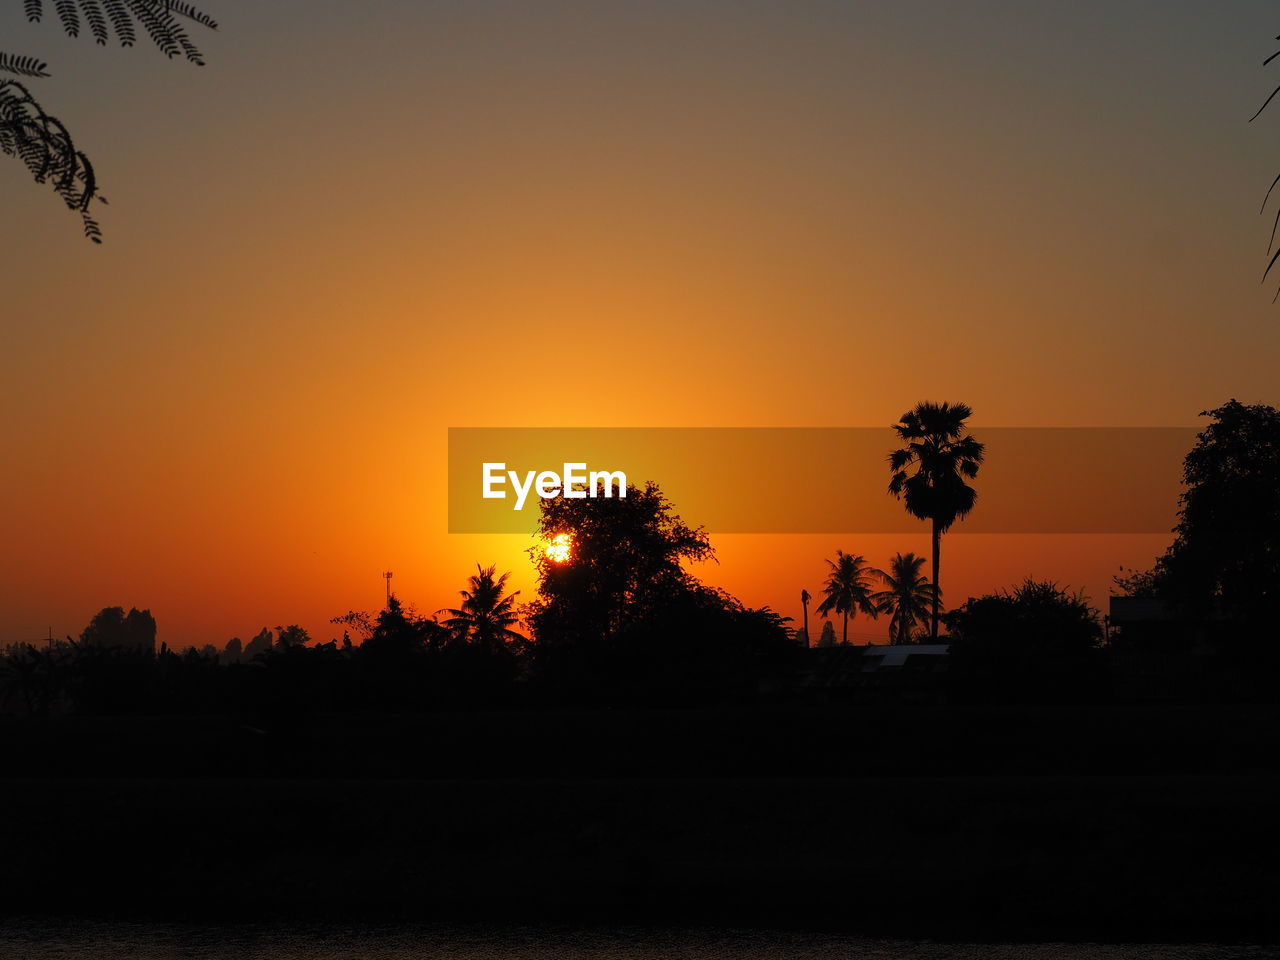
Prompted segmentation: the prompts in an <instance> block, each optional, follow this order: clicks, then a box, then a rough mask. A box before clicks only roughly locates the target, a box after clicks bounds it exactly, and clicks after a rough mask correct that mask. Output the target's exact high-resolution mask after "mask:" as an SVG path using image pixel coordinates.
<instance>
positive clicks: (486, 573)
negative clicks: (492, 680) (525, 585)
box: [442, 564, 525, 649]
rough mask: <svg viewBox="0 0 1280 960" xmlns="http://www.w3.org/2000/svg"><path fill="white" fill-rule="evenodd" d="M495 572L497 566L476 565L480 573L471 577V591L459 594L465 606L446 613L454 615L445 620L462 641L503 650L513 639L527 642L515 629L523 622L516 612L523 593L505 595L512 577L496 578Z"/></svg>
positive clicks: (447, 610)
mask: <svg viewBox="0 0 1280 960" xmlns="http://www.w3.org/2000/svg"><path fill="white" fill-rule="evenodd" d="M495 570H496V567H482V566H480V564H476V572H475V573H474V574H472V575H471V576H470V577H468V578H467V585H468V587H469V589H467V590H459V591H458V595H459V596H461V597H462V605H461V606H460V607H457V608H453V607H449V608H446V609H445V610H443V611H442V612H443V613H447V614H449V615H450V617H449V619H448V620H445V621H443V623H444V626H446V627H448V628H449V629H450V630H452V631H453V632H454V634H455V635H456V636H457V637H458V638H460V639H462V640H464V641H466V642H469V643H475V644H477V645H479V646H482V647H486V648H488V649H500V648H501V647H502V646H503V644H505V643H506V642H507V641H509V640H517V641H520V640H524V639H525V638H524V637H523V636H522V635H521V634H519V633H517V632H516V631H514V630H512V629H511V628H512V626H514V625H515V624H516V623H517V622H518V621H519V619H520V618H519V617H518V616H517V615H516V612H515V603H516V597H518V596H519V595H520V591H519V590H517V591H516V592H515V593H504V592H503V591H504V590H505V589H506V585H507V579H508V578H509V577H510V576H511V574H510V573H504V574H503V575H502V576H500V577H495V576H494V571H495Z"/></svg>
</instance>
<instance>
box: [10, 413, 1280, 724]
mask: <svg viewBox="0 0 1280 960" xmlns="http://www.w3.org/2000/svg"><path fill="white" fill-rule="evenodd" d="M914 414H915V415H906V416H904V418H903V424H906V425H907V428H906V431H905V432H904V433H902V435H903V437H904V439H906V438H908V437H909V438H911V439H909V440H908V442H907V446H905V447H904V448H903V450H902V451H898V452H895V453H894V454H893V455H891V458H890V467H891V471H892V475H893V482H892V485H891V487H890V492H891V493H894V494H896V495H902V496H903V497H904V500H907V499H908V498H911V499H909V502H908V503H907V507H908V509H909V510H912V512H914V513H917V514H918V515H920V516H921V517H922V518H924V519H926V520H928V521H929V522H930V524H931V527H932V529H933V530H934V532H935V534H936V536H935V537H934V546H935V552H936V547H937V545H938V542H939V538H940V536H941V532H942V531H945V530H946V529H947V528H949V527H950V526H951V524H953V523H954V522H955V521H956V520H957V519H959V518H960V517H961V516H962V515H963V514H964V513H967V512H968V511H969V510H970V509H972V507H973V504H974V501H975V498H976V494H975V493H974V492H973V491H972V489H971V488H969V487H968V483H967V481H968V480H970V479H972V478H973V477H974V476H975V475H976V473H977V467H978V465H979V464H980V463H981V457H982V450H981V444H977V443H976V441H972V438H970V437H968V435H967V434H966V433H965V431H964V419H965V418H967V416H968V415H969V410H968V408H967V407H965V406H964V405H960V404H951V405H949V404H941V405H921V406H920V407H918V408H917V409H916V411H914ZM1207 416H1209V417H1210V418H1211V423H1210V424H1209V426H1208V427H1207V428H1206V429H1205V430H1204V431H1202V432H1201V433H1200V434H1199V436H1198V438H1197V442H1196V444H1195V446H1194V448H1193V449H1192V450H1191V451H1190V452H1189V453H1188V455H1187V457H1186V460H1185V464H1184V480H1185V483H1186V489H1185V493H1184V494H1183V496H1182V500H1181V505H1180V510H1179V519H1178V525H1177V527H1176V529H1175V538H1174V541H1173V543H1172V544H1171V546H1170V547H1169V549H1168V550H1167V551H1166V552H1165V553H1164V554H1163V555H1162V556H1161V557H1160V558H1158V559H1157V561H1156V562H1155V564H1154V565H1153V567H1152V568H1151V569H1149V570H1142V571H1133V570H1129V571H1122V572H1121V574H1120V575H1119V576H1118V577H1117V578H1116V588H1117V590H1119V591H1120V592H1121V594H1123V595H1126V596H1129V597H1132V598H1142V599H1145V600H1146V601H1149V605H1150V606H1151V607H1152V609H1153V610H1155V611H1156V615H1154V616H1153V617H1152V619H1151V621H1150V623H1147V624H1146V625H1145V627H1144V626H1142V625H1136V626H1135V625H1132V624H1129V625H1125V626H1124V627H1123V629H1120V630H1118V631H1117V630H1115V629H1112V631H1111V633H1112V636H1108V632H1107V630H1106V629H1105V628H1104V623H1103V620H1102V618H1101V616H1100V615H1099V612H1098V611H1097V610H1096V609H1095V608H1094V607H1092V606H1091V605H1090V602H1089V600H1088V598H1087V597H1085V596H1083V595H1081V594H1078V593H1073V592H1071V591H1070V590H1068V589H1064V588H1061V587H1059V586H1058V585H1057V584H1055V583H1052V582H1042V581H1033V580H1026V581H1024V582H1023V583H1021V584H1019V585H1016V586H1014V587H1011V588H1010V589H1008V590H1004V591H999V592H997V593H994V594H988V595H986V596H982V597H976V598H969V599H967V600H966V601H965V602H964V603H961V604H959V605H957V606H955V607H953V608H952V609H951V610H950V611H946V610H944V609H942V607H941V604H940V602H939V601H940V591H939V590H938V589H937V587H936V581H935V582H930V581H929V579H928V578H926V577H925V576H924V573H923V570H924V565H925V562H926V561H925V559H924V558H922V557H917V556H915V555H914V554H910V553H907V554H902V553H899V554H897V555H896V556H894V557H893V558H892V560H891V562H890V563H889V564H888V567H887V569H885V570H878V569H874V568H872V567H870V566H869V565H868V563H867V561H866V559H865V558H864V557H862V556H860V555H858V554H854V553H848V552H845V551H843V550H840V551H837V552H836V556H835V558H834V559H833V560H829V561H828V565H829V573H828V577H827V580H826V583H825V585H824V587H823V589H822V599H821V601H820V602H819V604H818V607H817V611H818V613H819V614H822V615H824V616H826V615H829V614H832V613H834V614H836V615H837V616H840V617H842V618H843V619H844V625H843V637H844V639H845V640H846V641H847V637H848V621H849V619H851V618H853V617H855V616H857V615H858V614H863V615H865V616H870V617H878V616H880V615H881V614H885V615H887V616H888V617H889V634H890V639H891V641H893V642H895V643H915V642H919V641H921V640H923V639H926V638H927V639H930V640H932V639H933V638H934V637H935V636H937V633H936V630H937V629H938V628H937V627H935V626H934V623H933V620H934V616H935V614H936V615H937V618H938V622H939V623H940V624H941V626H942V627H943V628H944V629H945V633H944V634H942V635H941V637H940V640H942V641H945V642H946V643H947V644H948V649H949V654H948V656H947V658H946V660H947V670H946V675H945V680H943V681H939V682H938V683H937V684H936V685H935V687H934V688H933V689H932V694H933V695H934V696H937V697H939V698H944V699H951V700H957V701H983V702H1017V701H1032V702H1041V701H1045V702H1067V701H1093V700H1100V699H1105V698H1107V697H1109V696H1112V695H1113V693H1114V690H1113V680H1114V678H1115V676H1116V670H1117V669H1118V667H1117V664H1121V665H1123V664H1130V665H1131V664H1132V662H1133V661H1134V658H1137V659H1138V660H1142V658H1144V657H1145V658H1147V659H1146V661H1145V662H1147V663H1151V662H1156V661H1159V662H1163V663H1170V662H1173V660H1174V658H1176V657H1184V659H1185V657H1187V656H1191V655H1192V654H1194V658H1193V659H1192V660H1190V661H1188V662H1190V663H1192V664H1193V669H1195V670H1200V669H1201V668H1202V667H1204V666H1205V665H1208V667H1212V669H1214V670H1217V671H1219V672H1223V671H1225V672H1227V673H1228V674H1229V675H1230V676H1229V679H1230V681H1231V682H1230V683H1227V684H1225V685H1219V686H1218V688H1217V689H1219V690H1230V691H1231V694H1230V695H1232V696H1237V697H1245V698H1261V699H1274V697H1275V696H1276V693H1275V687H1276V684H1275V678H1276V676H1277V671H1280V645H1278V644H1276V643H1275V640H1276V636H1275V634H1276V626H1275V618H1274V607H1275V603H1276V599H1277V590H1278V585H1280V413H1278V412H1277V411H1276V410H1275V409H1274V408H1271V407H1267V406H1261V405H1255V406H1247V405H1244V404H1241V403H1239V402H1238V401H1235V400H1233V401H1231V402H1230V403H1228V404H1226V405H1225V406H1223V407H1220V408H1218V409H1216V410H1212V411H1208V412H1207ZM975 444H976V446H975ZM903 451H907V452H906V453H904V452H903ZM912 464H914V465H915V466H914V467H912V466H911V465H912ZM922 474H923V477H924V478H923V479H919V480H917V479H916V478H917V477H920V476H921V475H922ZM904 476H905V479H901V482H899V479H900V478H901V477H904ZM549 544H550V545H553V546H554V549H548V545H549ZM530 555H531V559H532V561H533V565H534V567H535V570H536V573H537V581H538V587H537V594H536V596H535V597H533V598H532V599H531V600H530V601H529V602H528V603H524V604H520V602H519V595H518V593H513V592H510V591H509V590H508V589H507V582H508V575H507V574H499V573H498V572H497V571H496V569H495V568H494V567H492V566H490V567H484V566H477V568H476V572H475V573H474V574H472V575H471V576H470V577H469V578H468V580H467V582H466V585H465V587H464V589H463V590H461V591H460V593H459V600H458V605H457V606H456V607H450V608H446V609H443V610H440V611H437V612H435V613H434V614H430V615H427V614H421V613H418V612H416V611H415V610H413V609H412V608H411V607H408V606H406V605H404V604H402V603H401V601H400V600H399V599H398V598H397V597H395V596H391V597H389V600H388V603H387V605H386V607H385V609H383V610H381V611H379V612H377V613H368V612H363V611H349V612H348V613H345V614H343V615H341V616H338V617H335V618H334V619H333V624H334V626H335V628H337V629H338V630H340V631H341V635H340V636H339V637H335V638H333V639H331V640H329V641H327V642H323V643H316V642H313V640H312V638H311V637H310V636H308V634H307V632H306V631H305V630H304V629H302V628H301V627H300V626H297V625H282V626H277V627H276V628H274V629H269V628H264V629H263V630H261V631H260V632H259V633H257V634H256V635H255V636H253V637H251V638H250V639H249V640H248V641H243V640H241V639H240V638H238V637H236V638H232V639H231V640H230V641H228V642H227V644H226V645H225V646H224V647H223V648H221V649H218V648H216V647H214V646H213V645H207V646H205V647H204V648H202V649H190V650H186V651H184V652H181V653H179V652H176V651H174V650H171V649H169V648H168V647H167V646H164V645H161V646H160V648H159V649H158V650H157V649H155V641H156V623H155V620H154V618H153V617H152V616H151V614H150V613H149V612H148V611H145V610H141V611H140V610H130V611H128V612H127V613H126V612H125V611H124V609H123V608H120V607H109V608H106V609H104V610H102V611H101V612H100V613H98V614H97V615H95V616H94V618H93V619H92V621H91V622H90V623H89V624H88V625H87V626H86V628H85V630H84V631H83V632H82V633H81V635H80V637H79V638H78V639H72V638H67V639H65V640H62V641H53V642H49V643H47V644H43V643H42V644H17V645H14V646H11V647H10V648H8V649H7V650H5V651H4V653H3V656H0V710H3V711H7V712H18V713H28V714H33V715H41V714H52V713H59V712H73V711H74V712H82V713H127V712H215V713H216V712H227V711H231V712H236V711H239V712H245V713H254V714H262V713H273V712H274V713H280V714H290V713H305V712H308V711H342V710H422V709H436V708H450V709H452V708H472V707H499V706H519V705H559V704H607V705H696V704H717V703H729V702H755V701H759V700H760V699H761V698H766V699H767V698H774V699H777V698H783V699H785V698H787V697H794V696H797V695H801V694H802V691H803V690H804V689H806V687H805V676H806V671H807V670H809V669H810V667H811V665H812V663H813V662H814V657H817V658H819V660H821V658H822V657H828V658H829V657H830V656H838V657H844V656H846V655H850V656H856V655H858V652H857V651H858V648H856V647H854V646H850V645H848V644H847V643H845V644H840V643H837V641H836V638H835V631H834V629H832V625H831V623H830V621H829V620H827V621H826V623H825V626H824V629H823V636H824V638H826V639H824V640H822V641H820V642H819V644H818V646H819V647H831V648H833V650H834V652H827V653H824V652H822V651H816V652H814V653H813V654H810V653H809V652H808V651H807V649H806V648H807V647H809V646H810V644H809V640H808V633H807V629H803V630H800V631H793V630H791V629H790V628H789V627H788V623H789V621H790V618H789V617H783V616H781V615H780V614H778V613H777V612H776V611H773V610H771V609H770V608H769V607H761V608H751V607H748V606H745V605H744V604H742V603H741V602H740V601H739V600H738V599H736V598H735V597H733V596H731V595H730V594H728V593H727V592H725V591H724V590H721V589H717V588H714V587H711V586H708V585H706V584H704V583H703V582H702V581H701V580H699V579H698V578H697V577H695V576H694V575H693V574H692V573H691V572H690V570H689V569H688V567H689V565H691V564H694V563H698V562H702V561H707V560H712V559H714V551H713V550H712V547H711V543H710V540H709V538H708V536H707V534H706V532H705V531H704V530H703V529H701V528H696V527H692V526H690V525H688V524H686V523H685V522H684V521H683V520H682V519H681V518H680V517H679V516H678V515H677V514H676V513H675V511H674V509H673V508H672V505H671V504H670V502H669V501H668V500H667V499H666V497H665V496H664V495H663V493H662V491H661V490H660V489H659V488H658V486H657V485H656V484H654V483H648V484H646V485H644V486H643V487H636V486H630V487H628V495H627V496H626V497H625V498H614V499H597V500H587V499H567V498H566V499H551V500H545V501H543V505H542V513H541V517H540V519H539V526H538V543H537V545H535V546H534V547H532V548H530ZM936 562H937V560H936V556H935V560H934V563H935V570H936ZM809 599H810V598H809V594H808V592H807V591H804V592H802V596H801V600H802V604H803V605H804V611H805V612H804V616H805V624H806V627H807V622H808V601H809ZM862 649H865V648H862ZM935 649H936V648H935ZM1232 671H1234V673H1232ZM854 672H856V669H855V670H854Z"/></svg>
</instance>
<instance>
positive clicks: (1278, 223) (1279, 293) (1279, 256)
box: [1249, 37, 1280, 303]
mask: <svg viewBox="0 0 1280 960" xmlns="http://www.w3.org/2000/svg"><path fill="white" fill-rule="evenodd" d="M1276 39H1277V40H1280V37H1276ZM1276 57H1280V50H1277V51H1276V52H1275V53H1273V54H1272V55H1271V56H1269V57H1267V59H1265V60H1263V61H1262V65H1263V66H1264V67H1265V66H1267V65H1268V64H1269V63H1271V61H1272V60H1274V59H1275V58H1276ZM1276 94H1280V86H1277V87H1276V88H1275V89H1274V90H1272V91H1271V95H1270V96H1268V97H1267V99H1266V100H1263V101H1262V106H1260V107H1259V108H1258V110H1257V112H1256V113H1254V115H1253V116H1252V117H1250V118H1249V122H1250V123H1253V121H1255V120H1257V119H1258V117H1260V116H1262V111H1263V110H1265V109H1267V106H1268V104H1270V103H1271V101H1272V100H1274V99H1275V98H1276ZM1277 184H1280V173H1278V174H1276V178H1275V179H1274V180H1272V181H1271V186H1269V187H1267V193H1266V196H1264V197H1263V198H1262V208H1261V209H1260V210H1259V211H1258V214H1259V216H1261V215H1262V214H1264V213H1266V212H1267V203H1268V202H1269V201H1270V200H1271V194H1272V192H1273V191H1274V190H1275V188H1276V185H1277ZM1277 228H1280V208H1277V210H1276V218H1275V221H1274V222H1273V223H1272V224H1271V239H1269V240H1268V241H1267V255H1268V256H1270V257H1271V259H1270V260H1269V261H1268V262H1267V269H1266V270H1264V271H1263V272H1262V282H1263V283H1266V282H1267V277H1268V275H1270V273H1271V268H1272V267H1274V266H1275V265H1276V261H1277V260H1280V247H1276V230H1277ZM1272 251H1274V253H1273V252H1272ZM1277 297H1280V288H1277V289H1276V294H1275V296H1274V297H1272V298H1271V302H1272V303H1275V302H1276V298H1277Z"/></svg>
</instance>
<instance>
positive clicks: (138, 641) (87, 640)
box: [80, 607, 156, 651]
mask: <svg viewBox="0 0 1280 960" xmlns="http://www.w3.org/2000/svg"><path fill="white" fill-rule="evenodd" d="M80 642H81V643H82V644H84V645H85V646H90V647H117V648H121V649H130V650H147V651H150V650H154V649H155V646H156V620H155V617H153V616H152V615H151V611H150V610H137V609H132V608H131V609H130V610H129V613H128V614H127V615H126V614H125V612H124V608H123V607H103V608H102V609H101V610H99V611H98V612H97V613H95V614H94V615H93V619H92V620H90V621H89V625H88V626H87V627H85V628H84V630H83V632H82V633H81V634H80Z"/></svg>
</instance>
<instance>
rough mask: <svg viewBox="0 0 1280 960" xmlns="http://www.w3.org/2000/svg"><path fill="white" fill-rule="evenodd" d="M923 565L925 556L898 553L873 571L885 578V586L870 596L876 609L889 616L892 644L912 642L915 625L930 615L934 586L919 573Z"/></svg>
mask: <svg viewBox="0 0 1280 960" xmlns="http://www.w3.org/2000/svg"><path fill="white" fill-rule="evenodd" d="M923 567H924V557H917V556H916V555H915V554H914V553H898V554H895V555H894V557H893V559H892V560H891V561H889V569H888V570H876V571H875V572H876V573H877V574H878V575H879V576H880V578H881V579H882V580H884V584H885V588H884V589H883V590H881V591H879V592H878V593H876V594H874V595H873V596H872V598H871V599H872V601H873V602H874V603H875V605H876V609H877V610H879V611H880V612H881V613H887V614H889V615H890V620H889V640H890V642H891V643H911V642H913V636H912V635H913V632H914V631H915V627H916V624H917V623H922V622H923V621H924V620H925V619H926V618H927V617H928V616H929V611H930V608H931V606H932V604H933V598H934V589H933V584H931V583H930V582H929V578H928V577H926V576H924V574H923V573H921V568H923Z"/></svg>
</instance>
